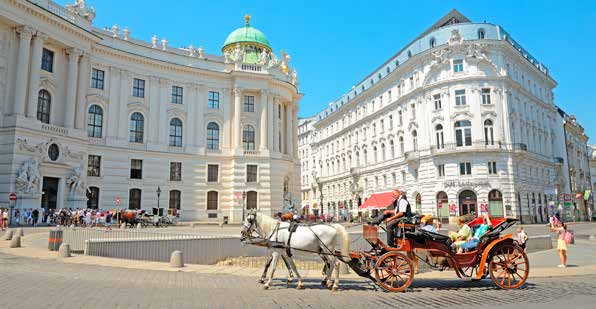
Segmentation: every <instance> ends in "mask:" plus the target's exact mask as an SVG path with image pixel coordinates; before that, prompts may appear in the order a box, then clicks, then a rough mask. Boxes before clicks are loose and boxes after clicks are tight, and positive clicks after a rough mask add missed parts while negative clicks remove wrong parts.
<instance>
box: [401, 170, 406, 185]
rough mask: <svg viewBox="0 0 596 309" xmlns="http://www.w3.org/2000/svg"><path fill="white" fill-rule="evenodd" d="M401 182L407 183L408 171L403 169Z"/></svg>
mask: <svg viewBox="0 0 596 309" xmlns="http://www.w3.org/2000/svg"><path fill="white" fill-rule="evenodd" d="M401 183H402V184H405V183H406V172H405V171H401Z"/></svg>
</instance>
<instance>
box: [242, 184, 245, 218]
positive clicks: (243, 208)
mask: <svg viewBox="0 0 596 309" xmlns="http://www.w3.org/2000/svg"><path fill="white" fill-rule="evenodd" d="M245 198H246V191H242V222H244V220H245V219H246V211H245V209H246V207H244V205H245V203H244V199H245Z"/></svg>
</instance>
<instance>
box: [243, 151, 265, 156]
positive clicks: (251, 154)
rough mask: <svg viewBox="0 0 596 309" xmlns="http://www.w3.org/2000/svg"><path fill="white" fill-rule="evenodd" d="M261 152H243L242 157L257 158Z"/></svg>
mask: <svg viewBox="0 0 596 309" xmlns="http://www.w3.org/2000/svg"><path fill="white" fill-rule="evenodd" d="M260 154H261V152H260V151H259V150H244V155H245V156H247V157H256V156H259V155H260Z"/></svg>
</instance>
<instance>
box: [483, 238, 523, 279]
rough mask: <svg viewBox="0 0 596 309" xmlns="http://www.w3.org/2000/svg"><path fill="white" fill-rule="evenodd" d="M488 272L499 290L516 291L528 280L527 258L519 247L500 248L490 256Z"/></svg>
mask: <svg viewBox="0 0 596 309" xmlns="http://www.w3.org/2000/svg"><path fill="white" fill-rule="evenodd" d="M489 272H490V277H491V279H492V280H493V282H494V283H495V284H496V285H497V286H499V287H500V288H502V289H517V288H519V287H520V286H522V284H524V282H526V279H528V274H529V273H530V263H529V262H528V256H527V255H526V253H525V252H524V250H523V249H522V248H521V247H519V246H516V245H504V246H500V247H498V248H496V249H495V251H494V252H493V253H492V254H491V256H490V262H489Z"/></svg>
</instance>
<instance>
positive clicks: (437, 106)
mask: <svg viewBox="0 0 596 309" xmlns="http://www.w3.org/2000/svg"><path fill="white" fill-rule="evenodd" d="M433 100H434V102H435V110H436V111H438V110H440V109H441V108H442V106H441V95H440V94H435V95H434V96H433Z"/></svg>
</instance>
